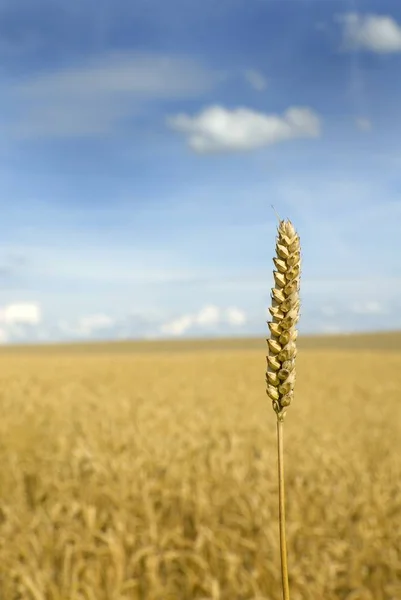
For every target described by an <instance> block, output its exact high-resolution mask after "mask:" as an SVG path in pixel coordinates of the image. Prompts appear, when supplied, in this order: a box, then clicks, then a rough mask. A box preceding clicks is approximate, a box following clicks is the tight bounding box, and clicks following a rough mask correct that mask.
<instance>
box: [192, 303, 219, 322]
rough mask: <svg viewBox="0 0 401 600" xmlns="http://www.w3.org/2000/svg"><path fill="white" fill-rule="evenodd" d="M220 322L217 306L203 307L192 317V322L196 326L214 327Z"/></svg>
mask: <svg viewBox="0 0 401 600" xmlns="http://www.w3.org/2000/svg"><path fill="white" fill-rule="evenodd" d="M219 320H220V310H219V309H218V308H217V306H205V308H202V310H201V311H199V313H198V314H197V315H195V317H194V321H195V322H196V323H197V324H198V325H214V324H215V323H218V322H219Z"/></svg>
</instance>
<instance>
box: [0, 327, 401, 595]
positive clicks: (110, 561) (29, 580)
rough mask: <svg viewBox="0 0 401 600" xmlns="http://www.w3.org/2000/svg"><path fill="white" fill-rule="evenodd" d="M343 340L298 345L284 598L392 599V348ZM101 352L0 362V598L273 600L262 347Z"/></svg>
mask: <svg viewBox="0 0 401 600" xmlns="http://www.w3.org/2000/svg"><path fill="white" fill-rule="evenodd" d="M373 342H374V338H373ZM258 343H259V342H258ZM334 345H335V344H334ZM351 346H352V344H351V345H350V348H349V349H346V348H342V349H341V348H333V349H330V345H329V344H326V347H325V348H321V347H319V345H317V346H315V347H313V344H312V345H310V347H308V345H307V344H306V345H305V346H303V345H302V343H301V344H300V348H301V349H300V352H299V355H298V358H297V372H298V374H297V382H296V387H295V400H294V403H293V404H292V405H291V407H290V410H289V411H288V414H287V417H286V422H285V432H284V433H285V468H286V504H287V536H288V540H287V543H288V559H289V571H290V590H291V598H292V600H400V599H401V351H398V350H397V349H395V350H393V351H386V349H378V350H377V349H375V348H374V343H373V345H372V344H371V346H370V348H369V349H364V348H363V347H358V345H357V346H356V347H355V348H353V349H352V347H351ZM99 348H100V349H99ZM99 348H98V349H97V350H96V351H95V350H93V349H91V348H89V347H88V348H81V349H80V350H79V351H78V350H76V349H74V348H73V347H71V348H68V347H66V348H65V349H64V350H56V349H51V348H47V349H42V350H41V351H37V352H36V351H34V350H30V351H28V350H26V351H25V350H19V351H3V352H2V353H1V355H0V416H1V418H0V598H1V600H28V599H29V600H106V599H107V600H131V599H132V600H140V599H141V600H145V599H146V600H192V599H199V600H200V599H203V600H206V599H208V600H209V599H210V600H262V599H263V600H279V599H280V598H281V579H280V553H279V536H278V501H277V488H278V485H277V463H276V460H277V459H276V437H275V435H276V428H275V419H276V417H275V414H274V412H273V410H272V407H271V403H270V401H269V400H268V398H267V396H266V393H265V367H266V363H265V353H266V352H265V348H264V346H263V345H262V344H260V347H259V345H257V344H255V347H252V345H250V346H249V347H247V348H245V346H244V347H243V348H242V347H241V344H237V345H235V344H234V345H233V346H232V347H230V346H229V345H227V346H226V347H220V346H215V347H213V345H211V346H210V348H209V349H207V348H206V347H205V346H202V347H197V346H196V344H195V345H193V346H191V347H186V348H182V347H181V348H180V347H177V348H178V349H177V350H176V351H175V352H168V351H166V349H165V348H163V349H162V348H159V347H158V346H157V344H156V345H155V350H153V351H149V348H148V347H146V351H145V350H144V351H141V350H140V345H139V346H138V347H136V346H135V347H133V348H132V350H131V351H129V350H127V348H125V349H124V350H122V349H121V348H120V347H118V346H117V347H116V348H117V349H114V350H113V349H111V347H108V346H104V347H100V346H99Z"/></svg>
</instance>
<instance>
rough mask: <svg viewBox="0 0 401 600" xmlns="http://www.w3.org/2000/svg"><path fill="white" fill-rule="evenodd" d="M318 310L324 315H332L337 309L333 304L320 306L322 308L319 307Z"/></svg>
mask: <svg viewBox="0 0 401 600" xmlns="http://www.w3.org/2000/svg"><path fill="white" fill-rule="evenodd" d="M320 312H321V313H322V314H323V315H325V316H326V317H334V315H336V314H337V312H338V311H337V309H335V308H334V306H329V305H328V306H322V308H321V309H320Z"/></svg>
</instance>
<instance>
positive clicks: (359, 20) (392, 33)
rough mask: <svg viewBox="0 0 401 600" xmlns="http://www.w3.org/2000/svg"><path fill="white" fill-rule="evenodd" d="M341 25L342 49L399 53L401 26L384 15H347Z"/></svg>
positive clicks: (342, 17) (400, 50) (400, 48)
mask: <svg viewBox="0 0 401 600" xmlns="http://www.w3.org/2000/svg"><path fill="white" fill-rule="evenodd" d="M340 21H341V22H342V24H343V47H344V49H346V50H351V49H354V48H362V49H365V50H370V51H372V52H377V53H381V54H386V53H391V52H401V26H400V25H399V24H398V23H397V22H396V21H395V20H394V19H393V18H392V17H389V16H386V15H376V14H366V15H360V14H357V13H348V14H345V15H342V16H341V17H340Z"/></svg>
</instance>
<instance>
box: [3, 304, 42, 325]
mask: <svg viewBox="0 0 401 600" xmlns="http://www.w3.org/2000/svg"><path fill="white" fill-rule="evenodd" d="M40 321H41V311H40V307H39V306H38V305H37V304H34V303H28V302H26V303H20V304H9V305H8V306H5V307H4V308H3V309H1V310H0V322H2V323H4V324H5V325H6V326H8V325H37V324H38V323H40Z"/></svg>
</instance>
